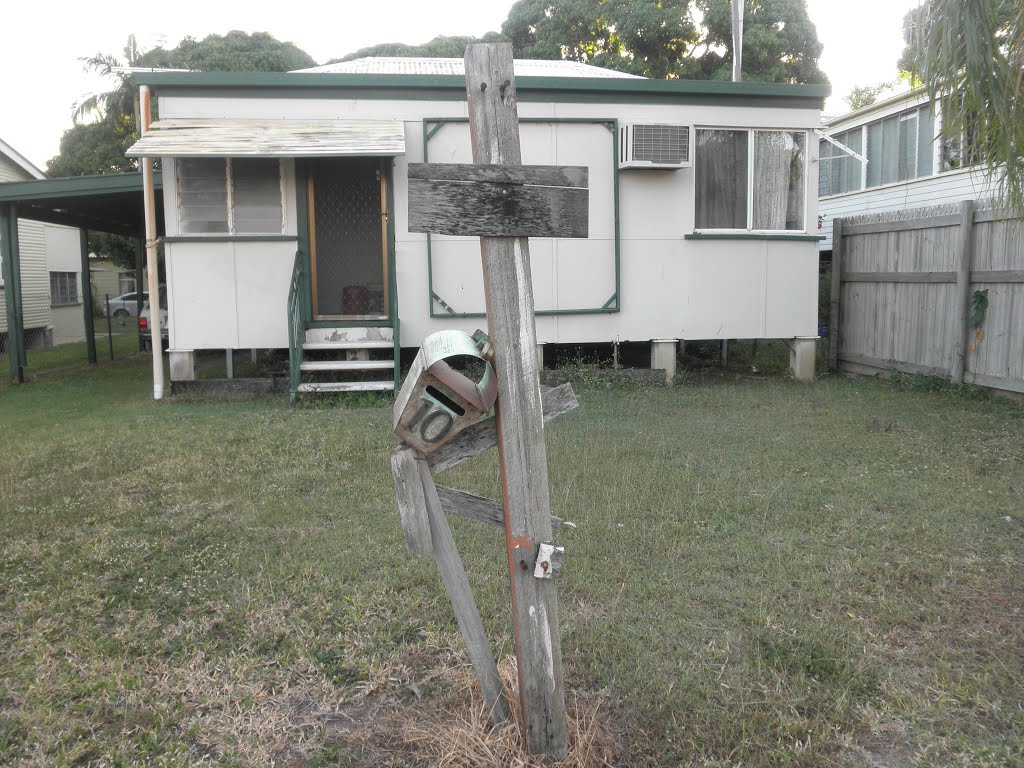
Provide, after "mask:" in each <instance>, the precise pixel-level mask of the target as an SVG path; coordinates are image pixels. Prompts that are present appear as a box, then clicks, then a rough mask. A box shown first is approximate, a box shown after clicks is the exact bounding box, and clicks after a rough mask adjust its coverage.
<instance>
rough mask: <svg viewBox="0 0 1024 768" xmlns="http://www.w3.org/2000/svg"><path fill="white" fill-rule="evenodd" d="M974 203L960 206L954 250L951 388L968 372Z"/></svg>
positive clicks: (962, 202)
mask: <svg viewBox="0 0 1024 768" xmlns="http://www.w3.org/2000/svg"><path fill="white" fill-rule="evenodd" d="M973 245H974V201H973V200H962V201H961V202H960V243H959V247H958V248H957V264H956V296H955V298H954V304H953V317H954V322H956V324H957V325H956V333H954V334H953V339H954V342H953V343H954V347H953V361H952V363H951V365H950V371H949V378H950V379H951V380H952V382H953V383H954V384H961V383H963V380H964V372H965V371H966V370H967V347H968V345H969V344H970V342H971V339H970V332H969V329H968V328H967V322H968V320H969V319H970V315H971V262H972V261H974V259H973V254H974V248H973Z"/></svg>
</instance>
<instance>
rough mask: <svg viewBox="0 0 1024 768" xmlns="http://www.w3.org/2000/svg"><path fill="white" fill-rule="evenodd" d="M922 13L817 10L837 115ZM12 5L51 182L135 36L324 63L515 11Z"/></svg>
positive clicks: (891, 67)
mask: <svg viewBox="0 0 1024 768" xmlns="http://www.w3.org/2000/svg"><path fill="white" fill-rule="evenodd" d="M719 1H720V2H727V1H728V0H719ZM918 1H919V0H860V2H858V3H856V4H855V5H856V8H855V9H854V7H853V6H851V4H849V3H840V2H837V0H808V2H807V6H808V12H809V14H810V17H811V20H812V21H813V22H814V23H815V25H816V26H817V30H818V39H819V40H821V42H822V43H823V45H824V52H823V53H822V56H821V59H820V65H821V68H822V69H823V70H824V71H825V73H826V74H827V75H828V76H829V79H830V80H831V83H832V91H833V96H832V97H831V98H830V99H829V101H828V102H827V103H826V106H825V112H826V113H828V114H842V113H843V112H846V111H848V109H847V107H846V104H845V103H844V102H843V101H842V97H843V96H845V95H847V94H848V93H849V92H850V89H851V88H853V86H854V85H869V84H874V83H878V82H882V81H885V80H891V79H892V78H893V77H894V76H895V74H896V60H897V58H898V57H899V54H900V51H901V50H902V48H903V39H902V33H901V29H902V20H903V14H904V13H906V11H907V10H908V9H910V8H911V7H915V6H917V5H918ZM8 5H9V6H10V7H7V8H5V9H4V35H3V38H2V40H0V73H2V74H0V77H2V79H0V83H2V90H0V94H2V96H3V101H2V104H3V106H2V107H0V139H2V140H4V141H5V142H7V143H8V144H9V145H10V146H12V147H14V149H16V150H17V151H18V152H20V153H21V154H22V155H24V156H25V157H26V158H28V160H30V161H31V162H33V163H35V164H36V165H37V166H39V168H40V169H42V170H44V171H45V170H46V163H47V161H48V160H49V159H50V158H51V157H53V156H54V155H56V154H57V152H58V148H59V143H60V137H61V135H62V134H63V132H64V131H65V130H66V129H67V128H69V127H70V126H71V112H72V106H73V105H74V103H75V102H76V101H78V100H79V99H81V98H82V97H83V96H85V95H88V94H89V93H92V92H96V91H103V90H108V87H105V84H104V82H103V81H102V80H98V79H97V78H95V77H91V76H89V75H88V74H87V73H85V72H83V70H82V65H81V62H80V61H79V58H80V57H82V56H90V55H93V54H96V53H114V54H120V52H121V50H122V49H123V48H124V46H125V43H126V41H127V39H128V36H129V35H130V34H133V33H134V34H135V36H136V38H137V39H138V41H139V44H140V45H141V47H142V48H144V49H145V48H151V47H154V46H156V45H163V46H165V47H168V48H169V47H173V46H174V45H176V44H177V43H178V41H179V40H181V38H183V37H185V36H187V35H191V36H192V37H194V38H196V39H201V38H203V37H205V36H206V35H209V34H224V33H226V32H228V31H230V30H233V29H241V30H244V31H246V32H270V33H271V34H272V35H273V36H274V37H276V38H277V39H278V40H286V41H290V42H293V43H295V44H296V45H298V46H299V47H300V48H302V49H303V50H305V51H306V52H307V53H309V54H310V55H311V56H312V57H313V58H314V59H316V60H317V62H320V63H324V62H326V61H327V60H328V59H332V58H339V57H341V56H344V55H345V54H346V53H350V52H352V51H355V50H357V49H359V48H363V47H365V46H368V45H373V44H375V43H383V42H403V43H410V44H416V43H422V42H426V41H427V40H429V39H431V38H433V37H435V36H437V35H442V34H443V35H482V34H483V33H485V32H488V31H490V30H498V29H499V28H500V27H501V22H502V21H504V20H505V18H506V16H507V15H508V10H509V8H510V7H511V5H512V0H434V2H429V1H428V0H381V1H379V2H366V0H335V2H334V3H332V4H327V3H324V2H322V0H318V1H317V2H311V1H309V0H291V1H290V2H288V3H285V4H281V3H280V2H277V3H270V2H264V0H251V1H250V2H247V3H245V4H240V3H239V4H236V3H227V2H223V0H205V2H197V1H196V0H175V2H174V3H168V4H163V3H136V4H131V5H125V4H124V3H123V2H118V3H113V2H110V1H109V0H93V1H92V2H89V3H64V2H61V3H57V2H55V1H54V0H36V1H35V2H27V3H11V4H8ZM240 8H244V11H240V10H239V9H240ZM169 9H171V10H169ZM326 9H330V10H326Z"/></svg>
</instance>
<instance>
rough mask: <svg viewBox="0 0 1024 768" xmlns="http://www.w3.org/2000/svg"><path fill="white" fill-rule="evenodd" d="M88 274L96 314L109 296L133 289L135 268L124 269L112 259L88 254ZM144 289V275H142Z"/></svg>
mask: <svg viewBox="0 0 1024 768" xmlns="http://www.w3.org/2000/svg"><path fill="white" fill-rule="evenodd" d="M89 274H90V276H91V282H92V303H93V306H94V307H95V308H96V314H98V315H102V314H103V312H104V309H103V302H104V299H105V298H106V297H107V296H109V297H110V298H112V299H113V298H114V297H116V296H121V295H123V294H125V293H131V292H132V291H134V290H135V270H134V269H125V268H124V267H122V266H120V265H118V264H115V263H114V261H113V260H112V259H104V258H100V257H98V256H96V255H95V254H89ZM143 290H145V276H143Z"/></svg>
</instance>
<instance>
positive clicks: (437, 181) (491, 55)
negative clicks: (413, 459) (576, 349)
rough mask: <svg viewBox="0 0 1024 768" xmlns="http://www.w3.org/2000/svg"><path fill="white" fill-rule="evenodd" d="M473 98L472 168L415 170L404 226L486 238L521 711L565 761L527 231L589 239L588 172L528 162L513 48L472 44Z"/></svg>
mask: <svg viewBox="0 0 1024 768" xmlns="http://www.w3.org/2000/svg"><path fill="white" fill-rule="evenodd" d="M466 98H467V101H468V104H469V125H470V134H471V137H472V142H473V161H474V165H445V166H438V165H429V164H419V165H410V166H409V231H411V232H435V233H441V234H452V235H480V246H481V254H482V257H483V272H484V290H485V292H486V299H487V322H488V333H489V336H490V341H491V344H492V347H493V353H494V369H495V373H496V375H497V380H498V406H497V415H496V422H497V443H498V452H499V461H500V464H501V480H502V492H503V493H502V496H503V504H504V519H505V533H506V555H507V557H508V564H509V574H510V579H511V590H512V620H513V628H514V632H515V640H516V657H517V660H518V667H519V697H520V698H519V706H520V710H521V712H522V719H523V723H524V724H525V727H526V740H527V744H528V746H529V749H530V752H532V753H533V754H538V755H547V756H550V757H553V758H555V759H561V758H562V757H564V756H565V753H566V747H567V745H566V725H565V692H564V688H563V683H562V649H561V640H560V636H559V628H558V599H557V593H556V588H555V581H554V580H553V579H552V578H551V577H552V576H553V575H554V572H555V570H556V567H557V566H556V563H555V562H554V561H553V558H551V557H550V556H549V558H548V559H546V560H544V561H543V562H541V561H540V560H538V552H539V551H540V550H541V545H542V544H543V545H546V544H548V542H550V541H551V538H552V529H551V505H550V500H549V494H548V467H547V452H546V449H545V445H544V423H543V414H542V406H541V395H540V381H539V377H538V370H537V357H536V347H537V333H536V327H535V325H534V314H533V312H534V304H533V283H532V279H531V275H530V249H529V243H528V241H527V238H528V237H531V236H532V237H586V236H587V213H588V201H589V196H588V193H587V189H586V185H587V169H586V168H568V167H566V168H559V167H546V166H523V165H522V157H521V154H520V148H519V118H518V113H517V109H516V87H515V78H514V77H513V74H512V47H511V46H510V45H508V44H497V45H490V44H485V45H471V46H469V47H468V48H467V49H466ZM551 551H552V550H551V548H550V547H545V549H544V552H545V553H549V552H551ZM559 554H560V553H559ZM559 562H560V561H559ZM545 566H547V567H545ZM536 574H540V575H539V576H538V575H536Z"/></svg>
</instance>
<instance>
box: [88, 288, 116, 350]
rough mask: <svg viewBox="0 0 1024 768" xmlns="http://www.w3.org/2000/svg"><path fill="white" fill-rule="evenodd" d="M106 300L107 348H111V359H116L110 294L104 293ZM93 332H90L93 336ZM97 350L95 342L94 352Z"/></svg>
mask: <svg viewBox="0 0 1024 768" xmlns="http://www.w3.org/2000/svg"><path fill="white" fill-rule="evenodd" d="M104 297H105V298H104V301H105V302H106V305H107V348H108V349H109V350H110V359H111V360H113V359H114V334H113V332H112V330H111V328H110V294H109V293H106V294H104ZM91 335H92V334H90V336H91ZM95 351H96V345H95V344H93V352H95Z"/></svg>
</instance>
